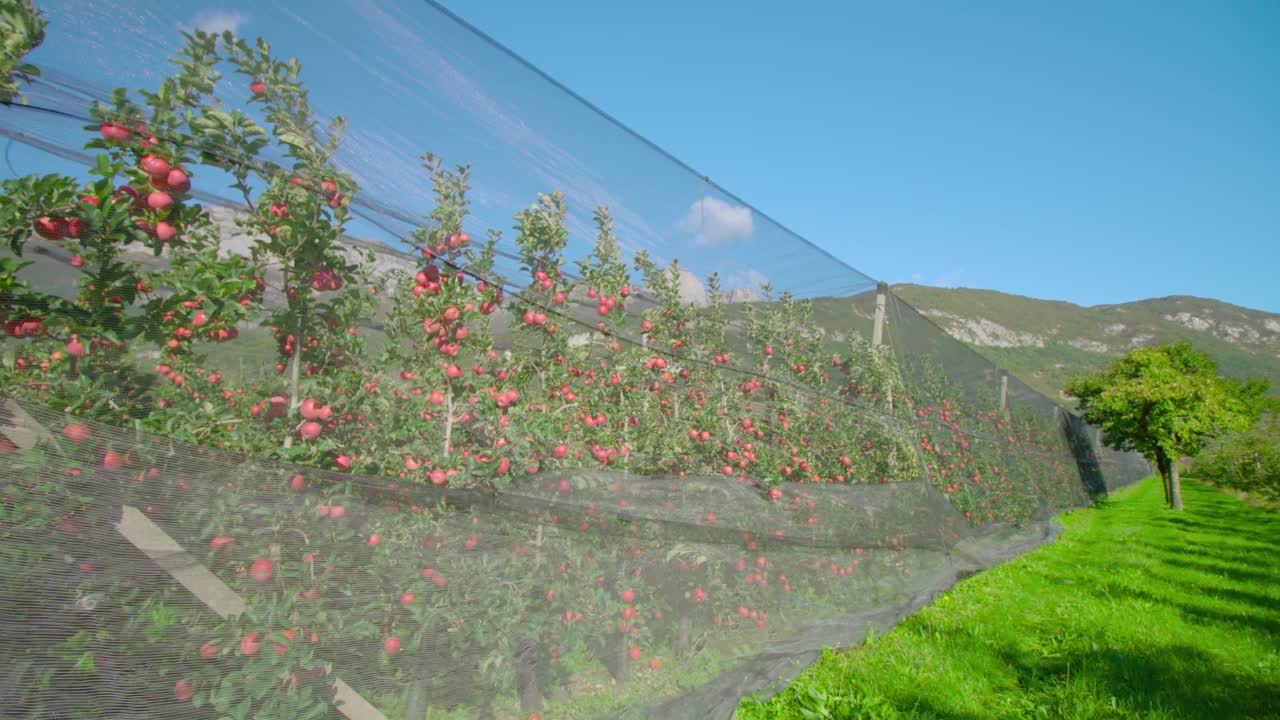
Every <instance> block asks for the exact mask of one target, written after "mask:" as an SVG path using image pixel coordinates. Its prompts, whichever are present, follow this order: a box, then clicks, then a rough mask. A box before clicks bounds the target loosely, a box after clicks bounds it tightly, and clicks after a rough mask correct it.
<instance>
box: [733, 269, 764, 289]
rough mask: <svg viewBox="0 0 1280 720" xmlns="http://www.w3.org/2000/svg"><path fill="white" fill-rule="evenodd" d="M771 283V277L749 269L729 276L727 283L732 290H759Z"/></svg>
mask: <svg viewBox="0 0 1280 720" xmlns="http://www.w3.org/2000/svg"><path fill="white" fill-rule="evenodd" d="M767 282H769V276H768V275H765V274H764V273H762V272H760V271H759V270H756V269H754V268H748V269H746V270H744V271H742V272H736V273H733V274H732V275H730V276H729V281H728V282H727V283H726V286H727V287H730V288H747V289H750V290H759V289H760V287H761V286H763V285H764V284H765V283H767Z"/></svg>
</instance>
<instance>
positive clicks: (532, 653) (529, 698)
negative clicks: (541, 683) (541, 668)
mask: <svg viewBox="0 0 1280 720" xmlns="http://www.w3.org/2000/svg"><path fill="white" fill-rule="evenodd" d="M540 651H541V648H540V647H539V644H538V643H537V642H536V641H534V640H530V639H528V638H525V639H522V640H521V641H519V642H518V643H517V644H516V649H515V671H516V673H515V674H516V693H517V694H518V695H519V696H520V712H521V713H522V714H524V715H525V716H528V715H530V714H532V713H535V712H536V713H541V712H542V690H541V689H540V688H539V687H538V653H539V652H540Z"/></svg>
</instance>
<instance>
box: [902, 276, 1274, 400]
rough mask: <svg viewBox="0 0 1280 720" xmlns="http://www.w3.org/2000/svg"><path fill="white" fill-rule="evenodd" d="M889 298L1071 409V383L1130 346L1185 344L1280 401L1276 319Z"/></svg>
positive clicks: (1158, 307)
mask: <svg viewBox="0 0 1280 720" xmlns="http://www.w3.org/2000/svg"><path fill="white" fill-rule="evenodd" d="M893 292H894V293H895V294H896V295H897V296H898V297H900V298H902V299H903V300H905V301H906V302H907V303H909V304H910V305H912V306H914V307H915V308H916V309H917V310H919V311H920V312H921V313H922V314H923V315H924V316H925V317H927V318H929V319H930V320H932V321H933V322H934V323H936V324H937V325H938V326H940V327H941V328H942V329H944V330H946V331H947V332H948V333H950V334H951V335H953V336H954V337H956V338H958V339H960V340H961V341H963V342H965V343H966V344H968V345H969V346H970V347H972V348H973V349H974V350H976V351H978V352H979V353H980V354H982V355H984V356H986V357H987V358H989V359H991V361H993V362H995V363H996V364H998V365H1000V366H1001V367H1004V368H1006V369H1008V370H1009V371H1010V372H1012V373H1013V374H1014V375H1015V376H1017V377H1018V378H1019V379H1021V380H1022V381H1023V382H1025V383H1027V384H1028V385H1030V386H1031V387H1033V388H1035V389H1036V390H1038V391H1040V392H1042V393H1044V394H1046V395H1049V396H1050V397H1057V398H1059V399H1061V400H1063V401H1066V402H1069V399H1068V398H1066V397H1065V396H1064V395H1063V394H1062V392H1061V391H1062V388H1064V387H1065V386H1066V384H1067V383H1068V382H1069V381H1070V379H1071V377H1072V376H1074V375H1076V374H1079V373H1082V372H1092V371H1096V370H1101V369H1103V368H1105V367H1106V365H1107V364H1108V363H1109V362H1110V361H1111V360H1112V359H1114V358H1115V357H1118V356H1119V355H1121V354H1123V353H1125V352H1126V351H1128V350H1129V349H1131V348H1134V347H1138V346H1143V345H1153V344H1161V343H1167V342H1179V341H1184V340H1186V341H1190V342H1191V343H1192V344H1193V345H1194V346H1195V347H1196V348H1197V349H1199V350H1202V351H1204V352H1206V353H1208V354H1209V355H1210V356H1212V357H1213V359H1214V360H1215V361H1216V362H1217V363H1218V368H1219V370H1220V371H1221V372H1222V373H1223V374H1226V375H1230V376H1232V377H1238V378H1241V379H1247V378H1255V377H1262V378H1266V379H1268V380H1270V381H1271V388H1272V389H1271V393H1272V394H1273V395H1280V314H1276V313H1268V312H1263V311H1261V310H1252V309H1249V308H1244V307H1240V306H1237V305H1231V304H1229V303H1224V302H1221V301H1218V300H1210V299H1206V298H1198V297H1189V296H1172V297H1165V298H1153V299H1150V300H1139V301H1136V302H1130V303H1123V304H1119V305H1096V306H1093V307H1082V306H1080V305H1073V304H1071V303H1068V302H1061V301H1056V300H1037V299H1034V298H1029V297H1023V296H1020V295H1008V294H1005V293H1001V292H996V291H994V290H971V289H965V288H955V289H951V288H936V287H926V286H921V285H895V286H893Z"/></svg>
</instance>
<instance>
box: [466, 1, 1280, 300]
mask: <svg viewBox="0 0 1280 720" xmlns="http://www.w3.org/2000/svg"><path fill="white" fill-rule="evenodd" d="M445 4H446V5H447V6H448V7H449V8H450V9H451V10H453V11H454V12H456V13H458V14H459V15H461V16H462V17H464V18H466V19H467V20H468V21H470V22H471V23H473V24H475V25H476V26H477V27H478V28H480V29H481V30H483V31H485V32H487V33H489V34H491V35H492V36H493V37H494V38H495V39H497V40H498V41H500V42H502V43H504V44H506V45H507V46H509V47H510V48H512V49H513V50H514V51H515V52H517V53H519V54H521V55H523V56H524V57H525V58H527V59H528V60H530V61H531V62H533V63H534V64H536V65H539V66H540V67H542V68H543V69H544V70H546V71H547V72H548V73H549V74H550V75H552V76H553V77H555V78H557V79H558V80H560V81H562V82H563V83H564V84H566V85H567V86H569V87H571V88H573V89H574V90H576V91H577V92H579V93H580V94H581V95H583V96H584V97H586V98H587V99H588V100H591V101H592V102H594V103H595V104H597V105H599V106H600V107H601V108H602V109H604V110H605V111H606V112H608V113H610V114H612V115H614V116H615V117H617V118H619V119H620V120H622V121H623V122H625V123H627V124H628V125H630V126H631V127H632V128H634V129H635V130H637V131H638V132H640V133H641V134H643V135H645V136H647V137H649V138H650V139H651V140H653V141H654V142H656V143H657V144H659V145H661V146H663V147H665V148H667V149H668V150H669V151H671V152H672V153H673V154H674V155H676V156H677V157H679V158H681V159H683V160H685V161H686V162H688V163H689V164H690V165H692V166H693V167H695V168H697V169H698V170H699V171H701V172H703V173H706V174H707V175H709V176H710V177H711V178H712V179H713V180H715V181H716V182H718V183H719V184H721V185H723V186H725V187H726V188H728V189H730V190H731V191H733V192H734V193H735V194H737V195H739V196H740V197H742V198H744V199H745V200H746V201H748V202H750V203H752V204H753V205H755V206H757V207H758V208H760V209H761V210H763V211H764V212H765V213H768V214H769V215H772V216H773V217H775V218H777V219H778V220H779V221H780V222H782V223H783V224H785V225H787V226H789V227H790V228H792V229H794V230H796V231H797V232H799V233H800V234H801V235H804V236H806V237H807V238H809V239H811V240H813V241H814V242H816V243H818V244H820V245H822V246H824V247H826V248H828V249H830V250H831V251H832V252H833V253H834V254H835V255H836V256H838V257H839V258H840V259H842V260H844V261H846V262H848V263H850V264H852V265H854V266H855V267H857V268H858V269H860V270H862V271H863V272H866V273H868V274H869V275H872V276H874V277H877V278H883V279H887V280H889V281H893V282H910V281H913V280H914V281H919V282H925V283H930V284H940V285H962V286H967V287H983V288H994V289H998V290H1004V291H1008V292H1014V293H1019V294H1026V295H1033V296H1038V297H1047V298H1054V299H1063V300H1068V301H1072V302H1077V303H1082V304H1099V303H1113V302H1122V301H1126V300H1133V299H1139V298H1144V297H1157V296H1165V295H1175V294H1186V295H1200V296H1207V297H1215V298H1220V299H1223V300H1227V301H1230V302H1234V303H1237V304H1241V305H1246V306H1251V307H1256V308H1261V309H1266V310H1271V311H1280V282H1277V273H1278V272H1280V3H1275V2H1243V1H1241V2H1220V1H1216V0H1215V1H1205V2H1182V1H1173V2H1169V1H1161V2H1143V1H1137V0H1132V1H1129V2H1122V3H1117V2H1071V3H1025V2H1013V1H1008V2H971V3H936V2H935V3H920V2H897V3H870V2H797V3H785V4H781V5H779V4H776V3H762V2H741V1H740V0H739V1H730V0H700V1H699V2H673V1H671V0H649V1H647V2H644V3H601V2H589V1H587V0H540V1H539V2H536V3H498V2H491V1H489V0H447V1H446V3H445Z"/></svg>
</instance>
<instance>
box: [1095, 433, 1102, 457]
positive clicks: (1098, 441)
mask: <svg viewBox="0 0 1280 720" xmlns="http://www.w3.org/2000/svg"><path fill="white" fill-rule="evenodd" d="M1093 444H1094V446H1095V447H1097V449H1098V451H1099V452H1101V451H1102V428H1094V429H1093Z"/></svg>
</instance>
